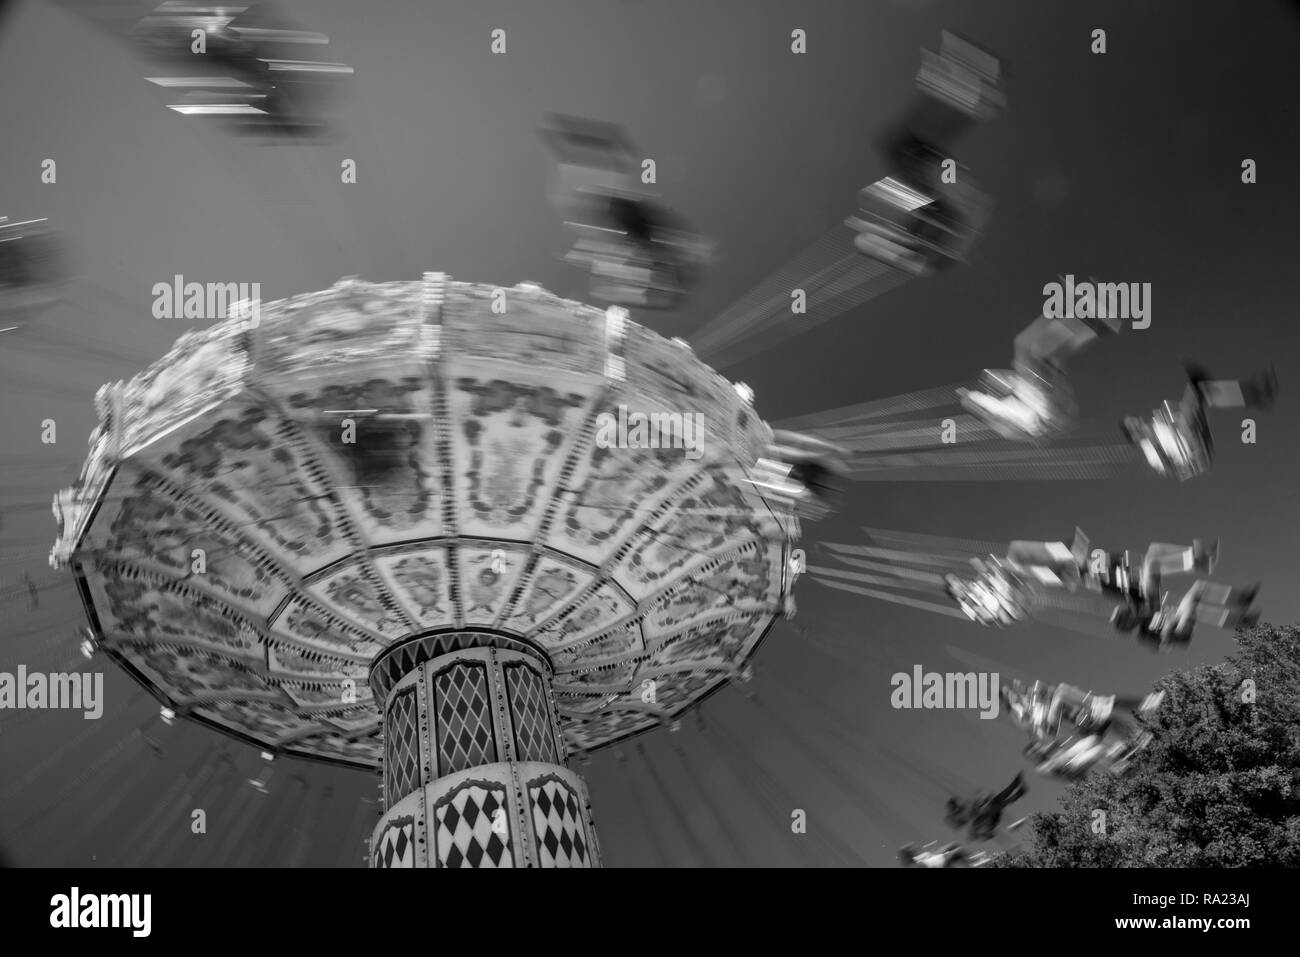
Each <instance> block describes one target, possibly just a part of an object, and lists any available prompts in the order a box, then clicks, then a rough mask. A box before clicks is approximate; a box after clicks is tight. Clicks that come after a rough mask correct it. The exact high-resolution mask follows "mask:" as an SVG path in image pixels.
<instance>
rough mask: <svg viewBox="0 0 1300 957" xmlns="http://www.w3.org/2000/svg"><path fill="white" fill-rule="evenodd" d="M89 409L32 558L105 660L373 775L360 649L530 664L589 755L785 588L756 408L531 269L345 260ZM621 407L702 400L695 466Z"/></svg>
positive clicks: (720, 665)
mask: <svg viewBox="0 0 1300 957" xmlns="http://www.w3.org/2000/svg"><path fill="white" fill-rule="evenodd" d="M494 306H495V308H494ZM503 307H504V311H503V312H502V311H500V310H501V309H502V308H503ZM96 402H97V405H98V408H99V414H100V419H101V422H100V425H99V427H98V428H97V429H96V430H95V432H94V434H93V435H92V436H91V440H90V444H91V453H90V456H89V459H88V460H87V462H86V464H85V467H84V469H83V472H82V475H81V478H80V479H79V481H78V483H77V485H76V486H74V487H73V488H71V489H68V490H65V491H64V492H61V493H59V495H58V496H57V497H56V499H55V516H56V518H57V520H58V522H59V540H58V543H57V545H56V546H55V550H54V553H53V555H52V561H53V562H54V563H55V564H56V565H58V566H70V567H71V568H72V569H73V570H74V572H75V574H76V576H77V580H78V585H79V588H80V591H81V594H82V598H83V600H84V602H85V604H86V608H87V612H88V614H89V616H90V618H91V623H92V626H93V628H94V629H95V631H96V632H97V635H98V640H99V643H100V646H101V647H102V648H103V650H104V651H105V652H106V653H107V654H109V655H110V656H111V657H112V658H113V659H114V660H116V661H117V662H118V663H119V664H121V665H122V666H123V667H125V668H126V669H127V670H128V671H130V672H131V673H132V674H133V675H134V676H135V677H136V678H137V679H138V680H140V681H141V682H143V683H144V684H145V685H146V686H147V687H149V688H150V689H151V690H152V691H153V692H154V693H155V695H157V696H158V697H159V698H160V699H161V700H163V701H165V702H166V703H167V704H168V706H169V707H172V708H175V709H176V710H177V711H179V712H180V713H182V714H184V715H185V716H187V717H190V718H192V719H194V720H198V721H201V722H203V723H206V724H209V725H211V726H214V727H217V728H219V729H221V730H223V731H226V732H227V733H230V734H233V735H236V736H238V737H241V738H243V739H245V740H247V741H250V742H253V743H256V744H258V745H260V746H261V747H263V748H266V749H268V750H273V751H275V752H276V753H281V754H287V755H296V756H302V757H311V758H319V759H323V760H329V761H335V762H341V763H345V764H351V765H356V766H362V767H374V766H377V765H378V764H379V760H380V754H381V748H380V744H379V714H378V709H377V708H376V706H375V701H374V698H373V694H374V692H373V691H372V687H371V683H370V681H369V680H368V679H369V678H370V677H371V674H370V671H371V669H370V665H371V663H372V662H373V661H374V660H375V659H376V656H377V655H379V654H380V653H381V652H383V651H385V650H390V651H391V652H392V653H391V654H389V655H386V656H384V658H385V661H386V662H388V663H389V666H390V667H391V666H392V663H393V662H400V661H401V660H402V656H401V651H402V647H403V646H404V644H410V645H411V646H412V647H413V646H414V645H415V643H418V642H424V643H428V642H430V641H433V642H440V643H442V644H443V645H445V646H446V648H447V649H448V650H452V649H454V648H455V647H456V643H457V642H460V641H473V642H477V643H482V642H483V641H485V640H487V641H496V642H499V643H501V645H502V646H518V645H520V644H524V645H528V646H530V647H531V648H533V649H535V650H536V651H539V652H540V653H541V654H542V655H543V656H544V657H545V658H546V660H547V661H548V662H549V663H550V666H551V668H552V669H553V671H554V684H553V692H554V697H555V706H556V712H557V714H558V717H559V720H560V723H561V726H562V728H563V730H564V733H565V737H566V739H567V740H568V742H569V744H570V746H571V747H572V748H574V749H577V750H590V749H592V748H596V747H600V746H602V745H605V744H608V743H610V742H612V741H615V740H618V739H620V738H623V737H626V736H628V735H631V734H635V733H638V732H640V731H643V730H646V729H649V728H652V727H655V726H657V725H658V724H659V723H661V722H662V721H663V720H665V719H667V718H671V717H673V716H675V715H677V714H680V713H681V712H682V711H684V710H686V709H688V708H689V707H690V706H691V705H693V704H695V703H696V702H698V701H699V700H700V699H701V698H703V697H704V696H706V695H707V694H709V693H710V692H711V691H713V690H714V689H715V688H717V687H718V686H719V685H720V684H722V683H723V682H725V681H727V680H728V679H729V678H730V677H732V676H734V675H735V674H736V673H737V672H738V671H739V670H740V669H741V668H742V667H743V665H744V663H745V661H746V660H747V659H748V658H749V656H750V655H751V654H752V653H753V651H754V649H755V647H756V645H757V644H758V642H759V641H760V640H761V639H762V637H763V635H764V634H765V633H766V631H767V629H768V628H769V626H770V625H771V623H772V622H773V620H774V618H775V616H776V615H777V613H778V612H779V609H780V606H781V597H782V594H783V592H784V590H785V588H786V583H785V568H786V556H787V551H788V548H789V546H790V542H791V541H792V540H794V539H795V538H796V537H797V535H798V526H797V523H796V521H795V519H794V518H793V517H791V516H790V515H789V514H788V512H787V511H785V510H782V509H779V508H776V507H772V508H770V507H769V505H768V503H767V502H766V501H765V500H764V499H763V498H762V497H761V496H759V494H758V493H757V492H756V491H755V490H754V488H753V486H752V485H750V484H748V483H747V482H746V480H745V475H746V473H747V471H748V469H749V468H750V466H751V465H752V464H753V463H754V461H755V460H756V458H757V457H758V456H759V455H760V454H761V453H762V450H763V448H764V446H765V445H766V444H767V443H768V442H769V441H770V439H771V431H770V430H769V429H768V427H767V426H766V425H765V424H764V423H763V422H762V421H761V420H760V419H758V417H757V416H756V415H755V414H754V412H753V410H752V409H751V408H750V407H749V405H748V403H747V402H746V400H745V398H744V396H742V395H741V394H740V393H739V392H738V390H737V389H736V388H735V387H734V386H733V384H732V383H730V382H728V381H727V380H726V379H725V378H723V377H722V376H720V375H718V374H717V373H716V372H714V371H713V370H711V369H709V368H708V367H707V366H705V365H704V364H702V363H701V362H700V361H699V360H697V359H696V358H695V357H694V355H693V354H692V352H691V351H690V349H689V347H687V346H686V345H685V344H684V343H682V342H680V341H678V340H672V341H670V340H665V339H663V338H662V337H660V336H658V335H656V334H654V333H653V332H650V331H649V330H646V329H644V328H642V327H640V326H637V325H635V324H634V323H631V322H627V321H626V314H625V313H621V314H620V312H619V311H617V310H613V311H610V312H606V311H604V310H600V309H594V308H591V307H588V306H585V305H582V304H580V303H576V302H572V301H568V300H563V299H559V298H557V297H555V296H553V295H551V294H550V293H548V292H546V291H545V290H542V289H540V288H539V287H537V286H533V285H527V284H525V285H519V286H515V287H514V288H511V289H506V290H499V289H495V288H494V287H491V286H485V285H474V284H469V283H459V282H452V281H450V280H449V279H447V277H445V276H443V275H442V274H433V273H431V274H427V275H426V276H425V278H424V280H423V281H420V282H409V283H402V282H398V283H381V284H374V283H367V282H360V281H356V280H346V281H343V282H340V283H337V284H335V286H334V287H333V288H331V289H328V290H324V291H321V292H315V293H310V294H307V295H302V296H296V297H293V298H291V299H287V300H282V301H278V302H274V303H265V304H261V306H260V315H258V316H257V318H256V321H252V320H249V319H246V318H230V319H226V320H224V321H222V322H220V323H217V324H216V325H213V326H211V327H209V328H207V329H205V330H202V331H198V332H190V333H187V334H185V335H184V336H182V337H181V338H180V340H179V341H178V342H177V343H176V345H175V346H174V347H173V349H172V350H171V351H170V352H169V353H168V354H167V355H165V356H164V357H163V358H162V359H160V360H159V361H157V362H155V363H154V364H153V365H151V366H150V367H149V368H148V369H147V370H145V371H144V372H143V373H141V374H140V375H138V376H136V377H135V378H134V379H132V380H131V381H129V382H125V383H122V382H118V383H114V384H110V385H106V386H104V387H103V388H102V389H100V391H99V393H98V395H97V396H96ZM620 405H621V406H625V407H626V409H627V410H629V411H630V412H633V413H637V412H639V413H643V414H650V413H656V412H658V413H666V414H673V413H676V414H684V413H694V412H698V413H700V414H701V420H700V421H701V424H702V426H703V433H702V440H701V441H700V443H699V450H700V454H699V456H698V457H694V456H692V455H688V454H686V450H685V449H683V448H674V447H665V448H621V447H611V448H606V447H604V446H605V445H607V444H608V443H605V442H598V441H597V433H598V423H599V422H600V421H601V419H600V418H599V417H600V416H601V415H602V413H607V414H614V415H616V414H617V410H618V408H619V406H620ZM349 422H350V423H351V427H349ZM349 428H350V429H351V432H352V435H351V439H352V440H351V441H349V440H348V432H349ZM629 444H636V443H629ZM641 444H646V443H641ZM386 680H388V679H387V678H386V677H385V674H381V673H380V672H379V670H377V671H376V674H375V686H376V687H378V688H379V689H380V693H381V694H382V692H383V688H384V687H385V681H386ZM651 681H653V686H651V685H650V684H649V682H651ZM651 687H653V694H650V693H647V689H649V688H651Z"/></svg>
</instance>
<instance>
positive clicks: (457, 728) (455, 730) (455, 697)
mask: <svg viewBox="0 0 1300 957" xmlns="http://www.w3.org/2000/svg"><path fill="white" fill-rule="evenodd" d="M434 700H435V701H436V710H437V720H438V776H439V777H446V776H447V775H448V774H455V773H456V772H457V771H464V770H466V769H467V768H476V767H478V766H479V765H481V764H491V763H493V762H494V761H496V760H497V745H496V738H495V737H494V736H493V733H492V704H491V698H490V696H489V694H488V678H487V668H486V666H484V665H479V664H469V663H465V662H458V663H456V664H454V665H452V666H451V667H450V668H447V669H446V670H444V671H440V672H439V673H438V674H437V675H436V676H435V677H434Z"/></svg>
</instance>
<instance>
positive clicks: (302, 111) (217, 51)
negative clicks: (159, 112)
mask: <svg viewBox="0 0 1300 957" xmlns="http://www.w3.org/2000/svg"><path fill="white" fill-rule="evenodd" d="M195 30H202V31H203V32H204V35H203V41H204V50H203V51H202V52H198V53H196V52H194V48H193V47H194V44H195V43H196V42H197V41H196V40H195V39H194V37H193V31H195ZM129 39H130V40H131V41H132V42H133V43H134V44H135V46H136V48H137V49H138V50H139V51H140V53H141V54H142V55H143V56H145V57H147V58H149V59H150V60H153V61H155V62H157V63H159V64H161V65H163V66H164V67H170V68H171V69H173V70H176V71H178V72H176V73H169V74H165V75H162V76H151V77H147V78H146V79H148V81H149V82H150V83H153V84H154V85H156V86H160V87H164V88H167V89H173V90H185V91H186V92H185V94H184V96H183V98H182V102H180V103H169V104H167V108H168V109H170V110H173V111H175V112H176V113H179V114H181V115H183V116H194V117H218V118H224V119H225V121H227V122H228V123H230V124H231V126H232V128H233V129H235V130H237V131H240V132H249V133H254V134H264V133H292V134H294V135H302V134H312V133H319V132H323V131H325V130H326V128H327V126H328V120H327V117H328V114H329V112H330V110H331V108H332V104H333V101H334V99H335V97H336V96H337V94H338V93H339V91H340V83H341V82H343V81H344V80H346V79H348V78H350V77H351V76H352V73H353V69H352V67H350V66H348V65H347V64H345V63H337V62H330V61H326V60H319V59H302V58H301V57H302V54H303V53H305V52H307V50H308V49H315V48H323V47H326V46H328V45H329V37H327V36H325V35H324V34H322V33H317V32H314V31H311V30H303V29H299V28H298V27H297V26H296V25H295V24H292V23H291V22H290V21H288V20H287V19H285V18H284V17H283V16H281V15H280V14H279V13H277V12H276V11H275V9H274V7H273V6H272V5H271V4H269V3H250V4H246V5H238V6H225V5H206V4H180V5H177V4H172V3H164V4H162V5H161V6H159V7H158V8H157V9H156V10H155V11H154V12H153V13H152V14H150V15H149V16H146V17H143V18H142V19H140V20H139V21H138V22H137V23H136V24H135V25H134V26H133V27H132V28H131V29H130V31H129ZM199 64H202V66H203V68H204V71H205V72H204V73H203V74H195V73H194V72H193V71H194V69H195V67H196V66H197V65H199ZM179 71H184V72H179Z"/></svg>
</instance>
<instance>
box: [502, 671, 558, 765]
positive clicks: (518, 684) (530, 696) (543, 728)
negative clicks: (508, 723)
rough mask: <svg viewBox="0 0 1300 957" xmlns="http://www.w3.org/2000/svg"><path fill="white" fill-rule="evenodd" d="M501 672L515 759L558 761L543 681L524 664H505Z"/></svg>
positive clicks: (549, 762) (553, 762) (551, 762)
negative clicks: (512, 727) (512, 723)
mask: <svg viewBox="0 0 1300 957" xmlns="http://www.w3.org/2000/svg"><path fill="white" fill-rule="evenodd" d="M505 674H506V688H507V689H508V692H509V700H510V718H511V720H512V721H513V722H514V726H515V760H516V761H545V762H546V763H548V764H556V763H558V762H557V761H556V757H555V737H554V735H553V734H552V733H551V718H550V712H549V711H548V710H547V707H546V684H545V682H543V681H542V678H541V676H540V675H539V674H537V672H535V671H533V669H532V668H529V667H527V666H525V665H506V667H505Z"/></svg>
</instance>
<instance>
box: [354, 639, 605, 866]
mask: <svg viewBox="0 0 1300 957" xmlns="http://www.w3.org/2000/svg"><path fill="white" fill-rule="evenodd" d="M460 644H462V645H463V644H464V642H461V643H460ZM445 647H446V643H443V644H437V643H424V644H412V645H411V646H409V647H407V648H404V649H402V650H401V653H402V654H403V655H404V657H403V658H402V659H401V661H402V663H403V666H404V667H409V670H407V671H406V673H405V675H404V676H403V677H402V678H401V679H400V680H398V681H397V682H396V683H395V684H393V685H392V686H391V688H388V687H381V686H380V685H376V686H375V692H376V697H377V698H378V697H382V699H383V700H384V702H385V704H384V791H385V801H386V805H387V809H386V812H385V814H384V816H383V818H382V819H381V820H380V822H379V825H378V827H376V828H375V831H374V834H373V836H372V841H371V863H372V865H373V866H375V867H598V866H599V865H600V861H599V851H598V849H597V844H596V839H595V832H594V829H593V826H592V821H591V813H590V800H589V798H588V796H587V788H586V784H585V783H584V782H583V781H582V779H581V778H580V777H578V776H577V775H576V774H574V773H573V772H572V771H570V770H568V769H567V768H566V767H564V765H563V764H562V762H563V761H564V760H565V757H566V755H565V750H564V740H563V737H562V736H561V735H560V733H559V728H558V725H557V723H556V718H555V714H554V711H553V705H552V698H551V693H550V683H551V669H550V665H549V662H547V661H546V659H545V657H544V656H543V655H542V654H541V653H540V652H531V651H524V650H520V649H518V648H509V649H507V648H500V647H491V646H490V645H489V646H487V647H473V646H471V647H461V648H460V650H457V651H452V652H446V651H445V650H443V649H445ZM425 649H427V650H425ZM391 671H392V669H391V668H389V669H388V672H389V673H391ZM373 674H374V671H372V676H373ZM372 684H375V681H374V679H373V677H372ZM381 693H382V694H381Z"/></svg>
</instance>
